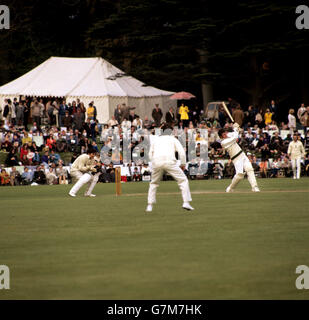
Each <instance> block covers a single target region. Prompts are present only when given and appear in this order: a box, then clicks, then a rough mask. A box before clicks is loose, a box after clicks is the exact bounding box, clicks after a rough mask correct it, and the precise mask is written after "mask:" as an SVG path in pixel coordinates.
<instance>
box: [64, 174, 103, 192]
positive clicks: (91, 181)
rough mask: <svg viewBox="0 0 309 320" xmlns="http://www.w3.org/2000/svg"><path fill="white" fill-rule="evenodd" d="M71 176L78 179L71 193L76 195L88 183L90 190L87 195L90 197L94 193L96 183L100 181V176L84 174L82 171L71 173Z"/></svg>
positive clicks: (88, 189)
mask: <svg viewBox="0 0 309 320" xmlns="http://www.w3.org/2000/svg"><path fill="white" fill-rule="evenodd" d="M71 176H72V177H73V178H75V179H77V182H76V183H75V184H74V186H73V187H72V189H71V190H70V192H72V193H73V194H76V193H77V192H78V191H79V189H80V188H81V187H82V186H83V185H84V184H86V183H88V188H87V190H86V192H85V195H87V196H89V195H90V194H91V193H92V190H93V189H94V187H95V185H96V183H97V182H98V180H99V175H98V174H96V175H92V174H90V173H82V172H81V171H75V170H74V171H71Z"/></svg>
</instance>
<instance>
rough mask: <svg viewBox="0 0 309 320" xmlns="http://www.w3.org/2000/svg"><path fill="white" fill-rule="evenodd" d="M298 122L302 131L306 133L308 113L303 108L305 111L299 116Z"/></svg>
mask: <svg viewBox="0 0 309 320" xmlns="http://www.w3.org/2000/svg"><path fill="white" fill-rule="evenodd" d="M300 123H301V125H302V126H303V128H304V132H305V133H306V131H307V128H308V127H309V115H308V111H307V110H305V112H304V113H303V114H302V116H301V117H300Z"/></svg>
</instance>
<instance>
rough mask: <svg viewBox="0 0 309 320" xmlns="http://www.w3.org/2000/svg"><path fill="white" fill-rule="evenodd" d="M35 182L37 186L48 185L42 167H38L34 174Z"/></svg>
mask: <svg viewBox="0 0 309 320" xmlns="http://www.w3.org/2000/svg"><path fill="white" fill-rule="evenodd" d="M33 182H35V183H37V184H46V176H45V173H44V171H43V170H42V167H41V166H37V167H36V171H35V172H34V174H33Z"/></svg>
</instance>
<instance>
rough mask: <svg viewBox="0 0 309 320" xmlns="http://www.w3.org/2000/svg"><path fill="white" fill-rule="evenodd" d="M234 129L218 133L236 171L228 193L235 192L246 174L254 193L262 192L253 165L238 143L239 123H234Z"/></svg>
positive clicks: (222, 130) (221, 130) (227, 190)
mask: <svg viewBox="0 0 309 320" xmlns="http://www.w3.org/2000/svg"><path fill="white" fill-rule="evenodd" d="M233 127H234V131H233V132H228V131H227V130H226V129H220V130H219V132H218V134H219V137H220V138H221V139H222V140H221V146H222V147H223V148H224V149H225V150H226V151H227V152H228V154H229V156H230V157H231V160H232V161H233V164H234V166H235V170H236V173H235V176H234V177H233V179H232V182H231V184H230V185H229V186H228V187H227V189H226V192H233V191H234V189H235V187H236V186H237V184H238V183H239V182H240V181H241V180H242V179H243V178H244V176H245V173H247V176H248V181H249V183H250V184H251V188H252V191H253V192H260V189H259V188H258V185H257V182H256V179H255V175H254V170H253V167H252V164H251V162H250V160H249V159H248V157H247V156H246V154H245V153H244V152H243V151H242V149H241V148H240V146H239V145H238V143H237V139H238V135H239V132H238V131H239V125H238V123H234V125H233Z"/></svg>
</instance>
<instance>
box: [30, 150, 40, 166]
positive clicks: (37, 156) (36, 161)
mask: <svg viewBox="0 0 309 320" xmlns="http://www.w3.org/2000/svg"><path fill="white" fill-rule="evenodd" d="M40 162H41V161H40V154H39V152H38V151H35V152H34V157H33V159H32V163H33V164H34V165H35V166H37V165H39V164H40Z"/></svg>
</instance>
